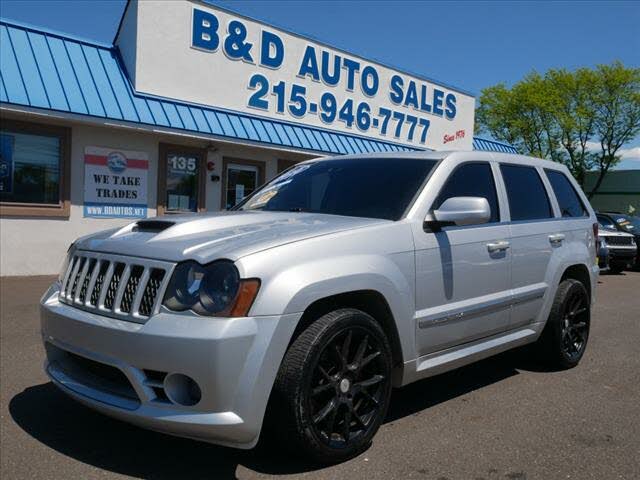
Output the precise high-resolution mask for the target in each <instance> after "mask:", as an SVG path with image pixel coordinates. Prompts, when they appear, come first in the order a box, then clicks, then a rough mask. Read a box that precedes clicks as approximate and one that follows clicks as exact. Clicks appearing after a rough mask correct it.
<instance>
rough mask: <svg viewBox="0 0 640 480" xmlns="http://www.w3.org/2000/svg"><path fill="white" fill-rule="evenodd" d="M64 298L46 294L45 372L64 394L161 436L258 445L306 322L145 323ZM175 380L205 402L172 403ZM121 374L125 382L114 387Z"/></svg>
mask: <svg viewBox="0 0 640 480" xmlns="http://www.w3.org/2000/svg"><path fill="white" fill-rule="evenodd" d="M58 291H59V287H58V285H57V284H54V285H53V286H52V287H51V288H50V289H49V290H48V291H47V293H46V294H45V295H44V297H43V298H42V301H41V308H40V313H41V327H42V339H43V342H44V344H45V349H46V351H47V360H46V362H45V370H46V372H47V374H48V375H49V377H50V378H51V380H52V381H53V382H54V384H56V385H57V386H58V387H59V388H60V389H62V390H63V391H64V392H65V393H67V394H68V395H70V396H72V397H73V398H75V399H77V400H78V401H80V402H82V403H84V404H85V405H88V406H90V407H91V408H94V409H96V410H99V411H101V412H103V413H105V414H107V415H111V416H113V417H117V418H119V419H122V420H125V421H128V422H130V423H134V424H136V425H139V426H142V427H145V428H149V429H152V430H157V431H161V432H165V433H169V434H173V435H178V436H184V437H189V438H195V439H199V440H204V441H208V442H212V443H218V444H221V445H227V446H232V447H238V448H251V447H253V446H254V445H255V444H256V442H257V440H258V437H259V434H260V428H261V425H262V419H263V416H264V412H265V409H266V405H267V401H268V398H269V394H270V392H271V387H272V385H273V381H274V379H275V376H276V374H277V371H278V368H279V366H280V362H281V360H282V357H283V356H284V352H285V350H286V348H287V345H288V342H289V339H290V338H291V335H292V334H293V331H294V329H295V326H296V324H297V321H298V320H299V318H300V316H301V314H299V313H296V314H289V315H282V316H262V317H244V318H231V319H230V318H207V317H199V316H195V315H187V314H174V313H170V312H166V311H163V312H160V313H159V314H157V315H155V316H153V317H151V318H150V319H149V320H148V321H147V322H146V323H145V324H136V323H132V322H128V321H123V320H119V319H115V318H108V317H104V316H101V315H96V314H94V313H90V312H86V311H82V310H79V309H77V308H74V307H70V306H68V305H65V304H63V303H60V302H59V301H58ZM73 358H75V359H79V360H83V361H84V360H85V359H88V362H86V363H87V364H88V365H89V366H90V367H91V366H95V365H97V367H98V368H97V369H95V368H93V367H91V368H88V369H83V367H82V365H84V362H83V361H80V362H75V363H74V368H69V365H70V362H68V361H67V360H69V359H73ZM78 365H80V367H78ZM103 367H104V368H103ZM103 370H107V373H108V374H107V375H104V376H103V375H102V371H103ZM96 372H97V373H96ZM120 372H121V373H120ZM113 373H116V374H117V375H112V374H113ZM172 373H177V374H182V375H187V376H189V377H190V378H192V379H193V380H195V382H196V383H197V384H198V386H199V388H200V391H201V399H200V401H199V402H198V403H197V404H195V405H193V406H186V405H179V404H176V403H174V402H173V401H172V400H171V398H172V397H171V395H169V397H167V396H166V395H163V388H164V387H163V381H162V378H163V374H165V375H168V374H172ZM122 374H123V375H122ZM118 375H120V376H121V377H122V381H119V379H116V380H118V381H117V382H116V381H115V380H113V381H112V378H111V377H116V376H118ZM114 382H115V383H114ZM127 382H128V385H126V383H127ZM116 383H117V386H118V388H115V387H114V385H115V384H116ZM165 383H166V382H165ZM165 386H166V385H165ZM120 387H122V388H120Z"/></svg>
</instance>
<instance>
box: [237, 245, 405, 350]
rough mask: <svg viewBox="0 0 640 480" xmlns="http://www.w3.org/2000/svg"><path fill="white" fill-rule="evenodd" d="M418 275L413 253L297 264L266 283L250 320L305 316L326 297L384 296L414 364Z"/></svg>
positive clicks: (310, 261)
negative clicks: (370, 292) (368, 292)
mask: <svg viewBox="0 0 640 480" xmlns="http://www.w3.org/2000/svg"><path fill="white" fill-rule="evenodd" d="M248 268H251V267H250V266H249V267H248ZM414 270H415V266H414V258H413V252H406V253H398V254H391V255H376V254H350V255H343V256H332V257H330V260H324V259H319V258H315V259H308V260H306V261H303V262H295V263H292V264H290V265H289V266H288V267H286V268H284V269H282V270H280V271H277V272H274V274H273V275H271V276H269V277H268V278H263V282H262V285H261V287H260V293H259V295H258V298H257V299H256V302H255V304H254V305H253V307H252V309H251V315H256V316H259V315H272V314H273V313H269V312H278V313H276V315H277V314H293V313H301V312H304V311H305V310H306V309H307V307H309V305H311V304H312V303H314V302H316V301H318V300H321V299H323V298H326V297H330V296H333V295H338V294H341V293H347V292H354V291H358V290H373V291H376V292H378V293H380V294H381V295H382V296H383V297H384V298H385V300H386V301H387V304H388V305H389V308H390V310H391V313H392V315H393V318H394V320H395V324H396V328H397V330H398V336H399V338H400V344H401V347H402V352H403V357H404V358H405V359H406V358H413V357H411V355H414V353H415V339H414V336H415V331H414V329H413V327H412V321H411V320H412V318H413V314H412V312H413V310H415V309H414V302H415V300H414V289H413V284H414V281H413V278H414ZM407 272H409V273H407Z"/></svg>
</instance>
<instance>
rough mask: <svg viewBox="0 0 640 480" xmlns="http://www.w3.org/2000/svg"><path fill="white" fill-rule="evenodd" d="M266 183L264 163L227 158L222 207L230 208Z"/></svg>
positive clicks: (223, 173)
mask: <svg viewBox="0 0 640 480" xmlns="http://www.w3.org/2000/svg"><path fill="white" fill-rule="evenodd" d="M263 183H264V163H263V162H255V161H253V160H240V159H236V158H225V159H224V160H223V172H222V207H223V208H226V209H229V208H231V207H233V206H235V205H236V204H238V203H240V201H241V200H242V199H243V198H245V197H246V196H248V195H250V194H252V193H253V192H254V191H255V190H256V189H257V188H258V187H259V186H260V185H262V184H263Z"/></svg>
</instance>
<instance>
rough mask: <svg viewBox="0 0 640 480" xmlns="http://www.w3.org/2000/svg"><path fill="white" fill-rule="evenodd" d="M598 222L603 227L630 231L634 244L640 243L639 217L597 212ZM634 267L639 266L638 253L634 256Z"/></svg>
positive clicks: (639, 256)
mask: <svg viewBox="0 0 640 480" xmlns="http://www.w3.org/2000/svg"><path fill="white" fill-rule="evenodd" d="M596 217H597V218H598V223H599V224H600V226H602V227H603V228H607V229H609V230H617V231H619V232H624V233H630V234H631V235H633V236H634V238H635V242H636V245H640V217H635V216H633V215H627V214H624V213H617V212H597V213H596ZM633 266H634V268H636V269H638V268H640V254H639V255H637V256H636V258H635V262H634V265H633Z"/></svg>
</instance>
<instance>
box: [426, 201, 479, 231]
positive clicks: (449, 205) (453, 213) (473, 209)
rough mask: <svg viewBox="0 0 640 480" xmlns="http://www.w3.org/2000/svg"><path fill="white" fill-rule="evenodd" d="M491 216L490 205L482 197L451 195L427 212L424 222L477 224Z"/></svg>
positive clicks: (439, 224) (458, 224) (459, 224)
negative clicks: (438, 206)
mask: <svg viewBox="0 0 640 480" xmlns="http://www.w3.org/2000/svg"><path fill="white" fill-rule="evenodd" d="M490 218H491V207H489V202H488V201H487V199H486V198H483V197H451V198H448V199H447V200H445V201H444V203H443V204H442V205H440V208H438V209H437V210H434V211H433V212H432V213H429V214H428V215H427V217H426V218H425V222H427V223H431V224H434V223H435V224H436V225H438V226H442V225H443V224H444V225H446V224H453V225H457V226H461V225H479V224H482V223H487V222H488V221H489V219H490Z"/></svg>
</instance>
